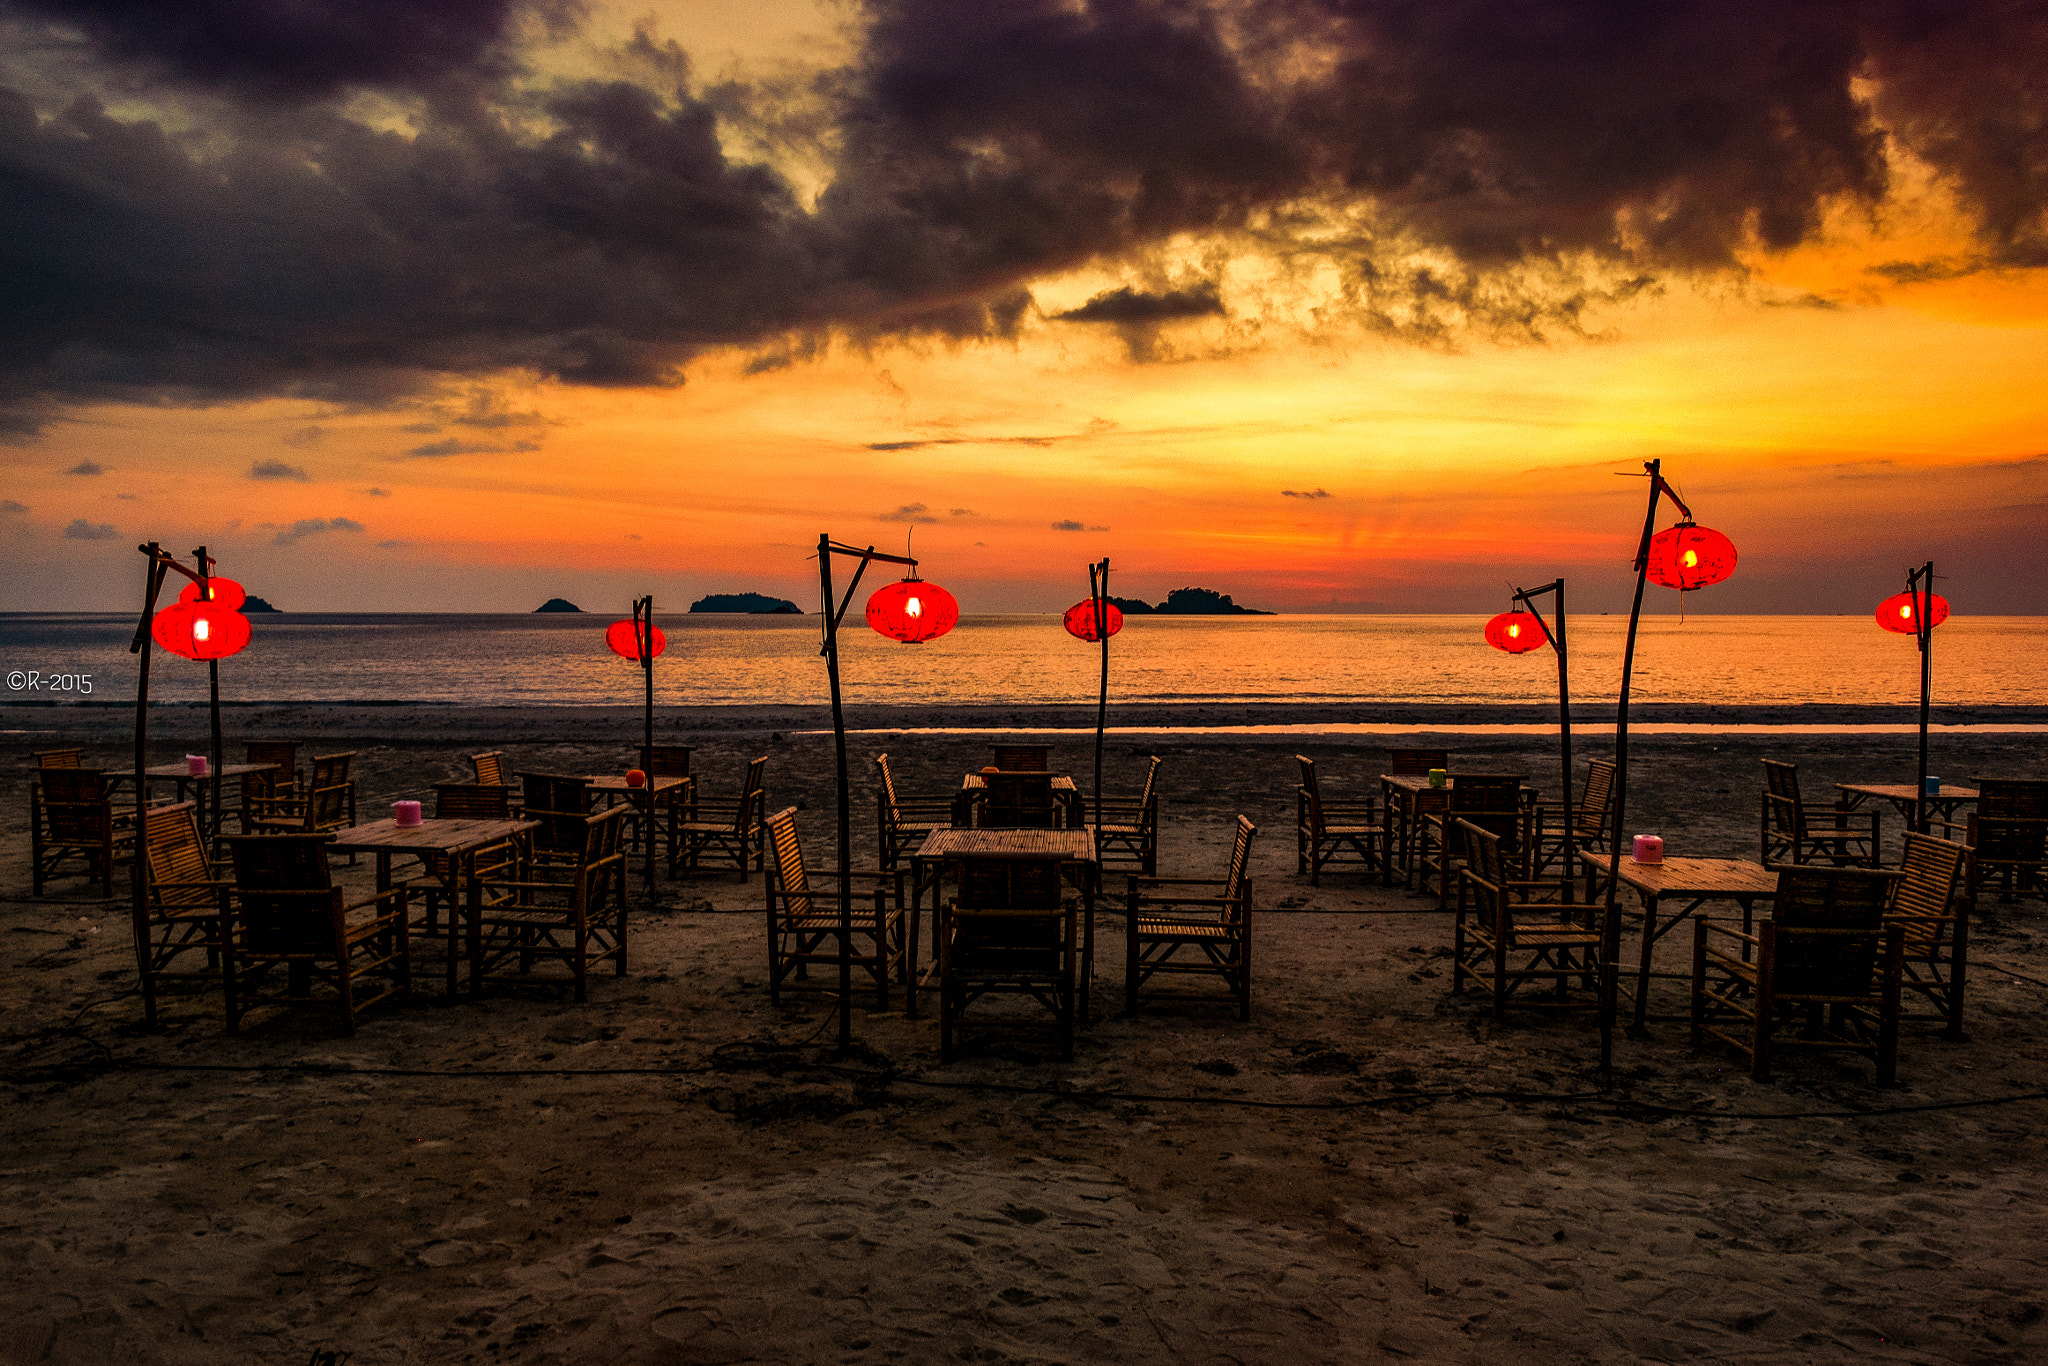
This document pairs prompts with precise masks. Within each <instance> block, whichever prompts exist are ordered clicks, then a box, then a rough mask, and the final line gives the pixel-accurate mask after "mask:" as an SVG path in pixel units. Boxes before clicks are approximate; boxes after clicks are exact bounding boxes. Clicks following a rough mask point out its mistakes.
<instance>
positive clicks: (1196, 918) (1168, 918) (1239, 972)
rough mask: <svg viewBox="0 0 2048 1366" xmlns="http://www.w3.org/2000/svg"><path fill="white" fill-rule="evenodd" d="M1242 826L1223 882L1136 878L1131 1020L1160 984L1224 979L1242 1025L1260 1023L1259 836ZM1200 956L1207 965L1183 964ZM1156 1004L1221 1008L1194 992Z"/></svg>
mask: <svg viewBox="0 0 2048 1366" xmlns="http://www.w3.org/2000/svg"><path fill="white" fill-rule="evenodd" d="M1258 833H1259V828H1258V827H1257V826H1255V825H1253V824H1252V823H1251V821H1250V819H1248V818H1247V817H1244V816H1239V817H1238V818H1237V838H1236V839H1235V840H1234V841H1233V842H1232V844H1231V846H1230V861H1229V863H1227V864H1226V865H1224V871H1223V876H1222V877H1220V878H1159V877H1150V876H1146V877H1133V878H1132V879H1131V880H1130V890H1129V893H1128V896H1127V899H1126V901H1125V910H1124V925H1125V940H1124V945H1125V947H1124V1013H1125V1014H1126V1015H1135V1014H1137V1012H1138V996H1139V993H1140V992H1141V991H1142V990H1143V989H1144V987H1145V984H1146V983H1148V982H1150V981H1151V980H1152V979H1153V978H1154V977H1157V976H1161V975H1164V976H1167V977H1189V976H1195V977H1220V978H1221V979H1222V980H1223V990H1222V992H1221V993H1220V995H1221V997H1222V998H1223V999H1225V1000H1234V1001H1236V1002H1237V1018H1238V1019H1239V1020H1249V1019H1251V1017H1252V909H1253V907H1252V883H1251V855H1252V836H1253V835H1256V834H1258ZM1183 949H1194V950H1197V951H1198V952H1199V957H1197V956H1194V955H1189V956H1187V957H1179V956H1177V955H1179V954H1180V952H1181V950H1183ZM1152 995H1153V996H1154V998H1155V999H1184V1000H1185V999H1193V1000H1214V999H1216V998H1217V996H1218V995H1219V993H1216V992H1213V991H1211V992H1202V991H1198V990H1194V989H1192V988H1191V989H1189V990H1186V991H1174V992H1154V993H1152Z"/></svg>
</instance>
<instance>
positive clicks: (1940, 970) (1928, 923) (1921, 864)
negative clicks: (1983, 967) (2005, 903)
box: [1884, 831, 1970, 1041]
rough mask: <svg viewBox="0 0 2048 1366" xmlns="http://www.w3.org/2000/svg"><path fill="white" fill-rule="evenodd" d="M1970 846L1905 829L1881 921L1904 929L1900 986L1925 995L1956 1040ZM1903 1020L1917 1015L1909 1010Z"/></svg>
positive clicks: (1965, 954)
mask: <svg viewBox="0 0 2048 1366" xmlns="http://www.w3.org/2000/svg"><path fill="white" fill-rule="evenodd" d="M1969 858H1970V851H1969V848H1968V847H1967V846H1965V845H1961V844H1957V843H1956V842H1955V841H1954V840H1943V839H1936V838H1934V837H1933V836H1932V835H1921V834H1916V833H1914V832H1912V831H1907V832H1906V847H1905V851H1904V853H1903V854H1902V855H1901V857H1900V859H1899V870H1900V871H1901V872H1902V873H1904V874H1905V876H1904V877H1901V878H1899V879H1898V880H1897V881H1895V882H1893V883H1892V884H1891V891H1890V893H1889V895H1888V897H1887V899H1886V901H1885V907H1884V923H1885V924H1886V925H1897V926H1899V927H1900V929H1902V930H1903V931H1904V932H1905V945H1904V951H1903V958H1902V960H1901V963H1902V968H1903V973H1904V975H1903V977H1902V979H1901V981H1900V984H1899V985H1900V988H1901V989H1902V990H1903V991H1908V992H1911V993H1913V994H1914V995H1916V996H1920V997H1924V998H1925V999H1926V1003H1927V1004H1928V1005H1930V1006H1932V1007H1933V1017H1934V1018H1935V1019H1938V1020H1940V1021H1941V1022H1942V1026H1943V1028H1942V1037H1943V1038H1946V1039H1954V1040H1957V1041H1961V1040H1962V1039H1963V1037H1964V1035H1963V989H1964V988H1965V987H1966V986H1967V985H1968V980H1969V966H1970V905H1969V901H1968V899H1967V898H1966V897H1965V896H1964V895H1963V883H1964V879H1963V869H1964V867H1965V866H1966V865H1967V864H1968V862H1969ZM1901 1018H1902V1019H1916V1018H1922V1017H1920V1016H1918V1015H1916V1014H1915V1013H1913V1012H1910V1011H1906V1012H1903V1013H1902V1014H1901Z"/></svg>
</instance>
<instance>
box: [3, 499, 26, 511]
mask: <svg viewBox="0 0 2048 1366" xmlns="http://www.w3.org/2000/svg"><path fill="white" fill-rule="evenodd" d="M27 511H28V504H27V503H17V502H15V501H14V500H13V499H12V498H0V512H7V513H15V512H27Z"/></svg>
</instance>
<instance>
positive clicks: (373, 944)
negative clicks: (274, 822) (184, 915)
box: [223, 833, 412, 1034]
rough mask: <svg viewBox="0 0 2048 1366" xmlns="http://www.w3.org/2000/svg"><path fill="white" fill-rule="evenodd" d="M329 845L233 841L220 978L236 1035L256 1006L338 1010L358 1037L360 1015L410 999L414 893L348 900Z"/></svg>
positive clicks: (313, 840)
mask: <svg viewBox="0 0 2048 1366" xmlns="http://www.w3.org/2000/svg"><path fill="white" fill-rule="evenodd" d="M328 839H329V836H326V835H320V834H305V833H300V834H284V835H230V836H227V837H226V840H225V843H226V844H227V846H228V848H229V849H230V850H231V851H232V852H233V855H234V864H235V883H234V888H233V890H232V892H231V893H230V895H229V897H228V901H227V912H226V938H227V943H228V957H227V963H226V967H225V970H224V973H223V977H224V980H225V984H226V989H227V993H226V994H227V1021H228V1032H229V1033H230V1034H233V1033H236V1032H238V1031H239V1030H240V1029H241V1027H242V1020H243V1018H244V1017H245V1016H246V1015H247V1014H248V1013H249V1011H250V1010H252V1009H254V1008H256V1007H258V1006H282V1007H284V1008H286V1009H288V1010H333V1011H335V1012H336V1013H338V1014H339V1015H340V1017H341V1023H342V1029H343V1031H344V1032H346V1033H348V1034H354V1033H355V1032H356V1017H357V1016H358V1015H360V1014H361V1013H362V1012H363V1011H364V1010H365V1009H367V1008H368V1007H370V1006H373V1005H376V1004H377V1003H379V1002H381V1001H387V1000H391V999H393V998H396V999H397V1000H398V1001H400V1002H401V1003H403V1002H406V1001H409V1000H411V998H412V952H411V940H410V938H409V934H408V929H409V927H408V925H407V919H408V917H407V912H406V907H407V902H408V898H409V896H410V895H411V891H410V889H409V888H407V887H405V886H404V885H403V884H401V885H399V886H396V887H392V888H389V889H387V890H385V891H381V892H377V893H374V894H372V895H371V896H369V897H367V898H365V899H364V900H361V901H356V902H351V901H349V900H347V898H346V897H345V896H344V894H343V892H342V889H341V888H339V887H337V886H335V885H334V882H333V878H332V875H331V874H330V873H329V872H328V868H327V842H328ZM363 912H367V914H362V913H363ZM279 979H282V980H279Z"/></svg>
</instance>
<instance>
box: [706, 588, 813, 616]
mask: <svg viewBox="0 0 2048 1366" xmlns="http://www.w3.org/2000/svg"><path fill="white" fill-rule="evenodd" d="M690 610H691V611H692V612H745V613H749V614H751V615H753V616H798V617H800V616H802V615H803V614H804V609H803V608H801V607H799V606H797V605H796V604H795V603H793V602H791V601H790V600H789V599H788V598H771V597H769V596H768V595H767V594H765V593H710V594H707V595H705V596H704V597H701V598H699V599H697V600H696V601H695V602H693V603H691V604H690Z"/></svg>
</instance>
